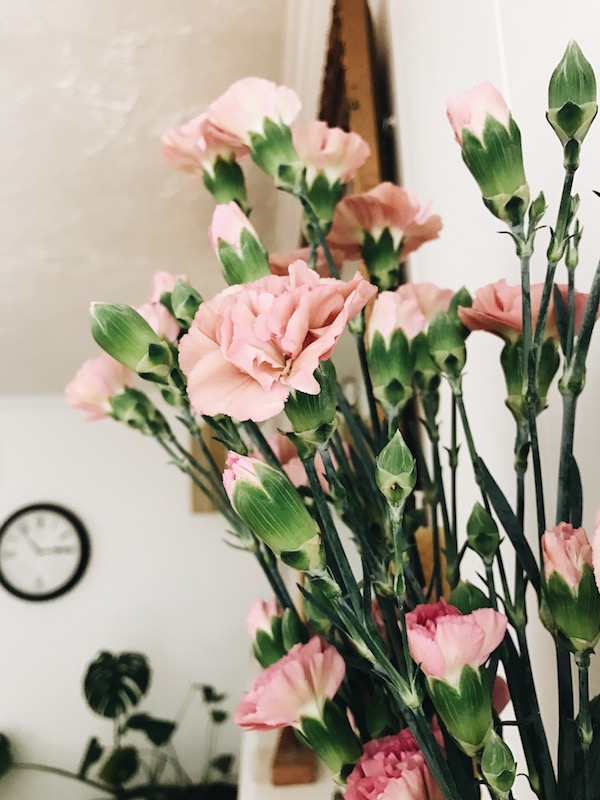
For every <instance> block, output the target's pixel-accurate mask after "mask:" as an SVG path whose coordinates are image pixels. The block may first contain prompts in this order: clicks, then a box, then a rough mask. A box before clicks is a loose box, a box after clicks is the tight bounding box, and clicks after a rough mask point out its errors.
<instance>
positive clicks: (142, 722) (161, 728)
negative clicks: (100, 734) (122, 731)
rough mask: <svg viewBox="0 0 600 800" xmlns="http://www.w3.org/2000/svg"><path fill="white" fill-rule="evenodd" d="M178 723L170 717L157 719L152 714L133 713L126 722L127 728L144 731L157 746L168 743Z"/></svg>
mask: <svg viewBox="0 0 600 800" xmlns="http://www.w3.org/2000/svg"><path fill="white" fill-rule="evenodd" d="M176 727H177V726H176V724H175V723H174V722H171V721H170V720H168V719H157V718H156V717H151V716H150V714H133V715H132V716H131V717H129V719H128V720H127V722H126V723H125V728H126V729H127V728H129V729H130V730H133V731H142V732H143V733H145V734H146V736H147V737H148V739H150V741H151V742H152V744H155V745H156V746H157V747H161V746H162V745H163V744H166V743H167V742H168V741H169V739H170V738H171V736H172V734H173V731H174V730H175V728H176Z"/></svg>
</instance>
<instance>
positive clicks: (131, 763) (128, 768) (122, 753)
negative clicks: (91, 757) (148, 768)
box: [98, 746, 140, 786]
mask: <svg viewBox="0 0 600 800" xmlns="http://www.w3.org/2000/svg"><path fill="white" fill-rule="evenodd" d="M139 765H140V761H139V756H138V752H137V750H136V748H135V747H131V746H128V747H116V748H115V749H114V750H113V751H112V752H111V754H110V755H109V757H108V758H107V759H106V761H105V762H104V764H103V765H102V769H101V770H100V772H99V773H98V777H99V778H100V780H101V781H104V782H105V783H108V784H109V785H110V786H122V785H123V784H124V783H126V782H127V781H129V780H131V778H133V776H134V775H135V774H136V772H137V771H138V769H139Z"/></svg>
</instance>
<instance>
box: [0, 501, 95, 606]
mask: <svg viewBox="0 0 600 800" xmlns="http://www.w3.org/2000/svg"><path fill="white" fill-rule="evenodd" d="M82 531H83V527H82V526H81V525H80V523H79V522H78V520H76V519H75V518H73V519H71V515H70V514H69V512H65V511H63V510H62V509H60V508H57V507H54V506H51V505H39V506H34V507H31V508H28V509H23V510H22V511H21V512H17V513H16V514H15V515H13V517H11V518H10V519H9V520H8V521H7V522H6V523H5V524H4V526H3V528H2V531H1V534H0V579H1V581H2V583H3V584H4V586H5V587H6V588H7V589H9V591H13V593H15V594H18V595H20V596H24V597H26V598H28V599H32V600H35V599H49V598H50V597H54V596H58V595H59V594H62V593H63V592H64V591H66V590H67V589H68V588H70V586H71V585H72V584H73V582H74V581H75V580H76V579H77V578H78V577H79V576H80V574H81V573H82V571H83V568H85V564H86V562H87V537H86V535H85V532H83V533H82Z"/></svg>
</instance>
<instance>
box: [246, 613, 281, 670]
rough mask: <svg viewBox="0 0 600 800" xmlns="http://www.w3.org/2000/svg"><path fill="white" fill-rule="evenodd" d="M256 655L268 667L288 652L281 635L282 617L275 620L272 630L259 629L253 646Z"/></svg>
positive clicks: (262, 664)
mask: <svg viewBox="0 0 600 800" xmlns="http://www.w3.org/2000/svg"><path fill="white" fill-rule="evenodd" d="M252 650H253V652H254V657H255V658H256V660H257V661H258V663H259V664H260V665H261V667H263V668H264V669H266V668H267V667H270V666H271V664H275V662H276V661H279V659H280V658H283V656H284V655H285V654H286V652H287V650H286V649H285V647H284V646H283V642H282V637H281V618H280V617H277V618H276V619H274V620H273V625H272V631H271V632H269V631H265V630H260V629H259V630H257V631H256V634H255V636H254V644H253V647H252Z"/></svg>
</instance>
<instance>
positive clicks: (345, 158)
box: [292, 119, 371, 186]
mask: <svg viewBox="0 0 600 800" xmlns="http://www.w3.org/2000/svg"><path fill="white" fill-rule="evenodd" d="M292 142H293V145H294V149H295V150H296V152H297V153H298V158H299V159H300V162H301V163H302V165H303V166H304V167H305V168H306V182H307V184H308V185H309V186H312V184H313V182H314V180H315V178H316V177H317V175H319V174H323V175H325V177H326V178H327V181H328V183H329V184H330V185H333V184H334V183H338V182H339V183H342V184H344V183H348V182H349V181H351V180H352V179H353V178H354V176H355V175H356V173H357V172H358V170H359V169H360V168H361V167H362V165H363V164H364V163H365V161H366V160H367V158H368V157H369V156H370V155H371V151H370V149H369V145H368V144H367V143H366V142H365V140H364V139H363V138H362V137H360V136H359V135H358V134H357V133H346V131H343V130H342V129H341V128H330V127H329V126H328V125H327V123H326V122H322V121H321V120H316V119H315V120H311V121H310V122H305V123H303V124H301V125H294V127H293V128H292Z"/></svg>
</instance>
